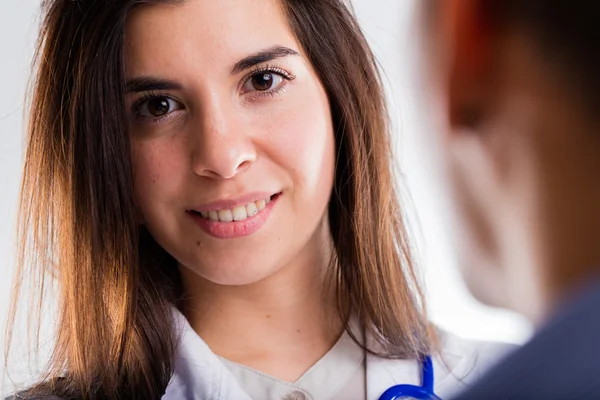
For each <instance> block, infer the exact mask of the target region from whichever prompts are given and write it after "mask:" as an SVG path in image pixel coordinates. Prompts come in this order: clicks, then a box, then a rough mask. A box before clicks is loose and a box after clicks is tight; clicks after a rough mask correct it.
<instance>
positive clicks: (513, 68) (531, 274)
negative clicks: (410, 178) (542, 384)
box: [423, 0, 600, 319]
mask: <svg viewBox="0 0 600 400" xmlns="http://www.w3.org/2000/svg"><path fill="white" fill-rule="evenodd" d="M423 12H424V13H423V16H424V29H425V37H426V40H427V45H426V50H427V51H426V53H427V54H426V56H425V58H424V59H425V61H426V63H425V65H426V67H425V69H426V71H427V76H428V78H429V81H430V82H432V83H433V84H432V87H433V90H434V91H435V93H436V94H437V100H438V101H437V103H438V104H437V105H438V106H439V107H440V111H441V114H440V115H442V116H443V122H444V126H445V129H443V131H444V133H443V134H442V135H441V137H440V142H441V143H442V147H443V150H444V151H443V153H444V163H445V171H446V173H447V182H448V184H449V185H448V186H449V187H450V189H451V191H452V198H453V200H454V205H455V206H456V211H457V213H456V214H457V216H458V224H457V225H456V226H457V227H458V229H459V234H457V235H455V237H457V238H459V243H457V244H458V246H459V247H460V254H461V260H460V264H461V266H463V268H464V275H465V277H466V280H467V282H468V284H469V286H470V288H471V289H472V291H473V293H474V294H475V295H476V296H477V297H479V298H480V299H481V300H483V301H485V302H487V303H490V304H494V305H502V306H509V307H512V308H515V309H517V310H519V311H521V312H524V313H525V314H527V315H529V316H530V317H531V318H533V319H538V318H541V317H542V316H543V315H544V314H546V313H547V310H548V308H550V307H552V305H553V303H554V302H556V301H557V299H558V297H560V296H561V293H564V292H565V291H568V290H570V288H573V287H575V286H577V285H578V284H580V283H581V282H582V281H584V280H585V278H586V277H588V276H589V275H590V273H592V271H593V268H596V267H597V266H598V265H600V254H598V250H597V249H598V248H600V246H598V245H597V243H596V240H597V237H598V233H599V232H600V213H599V212H598V207H597V204H598V202H599V201H600V180H598V171H600V169H599V168H600V132H598V126H599V125H598V115H600V114H598V111H599V110H598V105H599V101H598V100H599V99H600V98H599V95H598V93H600V92H599V89H600V85H599V83H600V79H599V78H598V74H597V72H596V71H597V70H598V68H599V67H600V53H599V52H598V47H597V38H598V30H597V21H598V18H600V6H599V5H598V3H597V2H592V1H589V2H588V1H581V2H571V1H563V0H555V1H536V0H529V1H518V0H514V1H512V0H507V1H494V0H448V1H446V0H444V1H442V0H429V1H427V2H425V5H424V6H423Z"/></svg>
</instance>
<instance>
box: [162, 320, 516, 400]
mask: <svg viewBox="0 0 600 400" xmlns="http://www.w3.org/2000/svg"><path fill="white" fill-rule="evenodd" d="M176 322H177V324H178V326H179V327H180V328H181V337H180V342H179V353H178V356H177V359H176V361H175V373H174V376H173V379H172V380H171V383H170V384H169V386H168V387H167V391H166V393H165V395H164V396H163V397H162V399H163V400H271V399H251V398H250V397H249V396H248V395H247V394H246V393H245V392H244V391H243V390H242V389H241V388H240V386H239V385H238V383H237V381H236V379H235V378H234V376H233V374H232V373H231V372H230V371H229V369H228V368H227V367H226V366H225V364H224V363H223V362H222V361H221V360H220V359H219V358H218V357H217V355H215V354H214V353H213V352H212V351H211V350H210V348H209V347H208V346H207V345H206V343H205V342H204V341H203V340H202V339H201V338H200V337H199V336H198V335H197V334H196V333H195V332H194V331H193V330H192V328H191V327H190V326H189V324H188V322H187V320H186V319H185V317H183V315H181V314H180V313H178V312H176ZM367 340H369V338H367ZM440 345H441V355H440V356H437V357H433V365H434V377H435V393H436V394H437V395H438V396H440V397H441V398H442V399H443V400H446V399H447V398H449V396H452V395H454V394H455V393H457V392H458V391H460V390H463V389H464V388H466V387H467V385H469V384H470V383H472V382H473V381H474V380H476V379H478V378H479V377H480V376H481V374H482V372H484V371H485V370H487V369H488V368H489V367H490V366H491V365H492V364H493V363H495V362H497V361H498V359H499V358H501V357H502V356H504V355H505V354H506V353H508V352H509V351H510V350H511V349H512V348H513V346H511V345H506V344H498V343H486V342H475V341H467V340H462V339H459V338H457V337H455V336H453V335H451V334H448V333H445V332H440ZM366 371H367V376H366V386H367V400H377V399H379V397H380V396H381V395H382V394H383V392H385V391H386V390H387V389H388V388H390V387H392V386H395V385H399V384H413V385H420V380H421V365H420V363H419V362H418V361H416V360H389V359H384V358H381V357H377V356H374V355H371V354H367V359H366ZM361 399H362V397H361ZM274 400H275V399H274ZM315 400H320V399H315ZM348 400H352V399H348Z"/></svg>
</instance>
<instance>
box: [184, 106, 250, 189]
mask: <svg viewBox="0 0 600 400" xmlns="http://www.w3.org/2000/svg"><path fill="white" fill-rule="evenodd" d="M198 118H199V121H197V124H196V126H197V128H195V130H196V132H195V134H194V140H193V143H194V155H193V160H192V163H193V170H194V173H195V174H197V175H199V176H203V177H207V178H212V179H231V178H233V177H235V176H236V175H237V174H239V173H241V172H243V171H245V170H247V169H248V168H249V167H250V166H251V165H252V164H253V163H254V162H255V161H256V156H257V152H256V149H255V148H254V143H253V141H252V138H251V136H250V135H249V134H248V132H249V130H248V129H244V126H243V124H242V123H241V122H240V120H241V117H240V115H239V111H238V112H236V110H235V109H234V107H233V106H230V105H228V104H227V103H226V102H223V101H216V100H213V101H211V102H210V104H205V106H204V107H203V110H202V115H200V116H199V117H198ZM246 128H247V127H246Z"/></svg>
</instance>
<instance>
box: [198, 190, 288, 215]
mask: <svg viewBox="0 0 600 400" xmlns="http://www.w3.org/2000/svg"><path fill="white" fill-rule="evenodd" d="M277 193H278V192H254V193H248V194H245V195H243V196H240V197H236V198H230V199H222V200H217V201H212V202H210V203H205V204H202V205H199V206H195V207H193V208H191V209H190V210H189V211H196V212H209V211H219V210H231V209H234V208H235V207H238V206H245V205H246V204H248V203H252V202H255V201H258V200H266V199H268V198H269V197H271V196H274V195H276V194H277Z"/></svg>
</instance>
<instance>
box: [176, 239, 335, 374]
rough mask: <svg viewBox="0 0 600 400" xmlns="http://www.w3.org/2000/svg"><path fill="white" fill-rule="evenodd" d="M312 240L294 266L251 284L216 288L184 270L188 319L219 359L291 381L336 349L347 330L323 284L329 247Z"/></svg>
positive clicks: (331, 294) (294, 261)
mask: <svg viewBox="0 0 600 400" xmlns="http://www.w3.org/2000/svg"><path fill="white" fill-rule="evenodd" d="M319 239H320V240H319ZM311 241H312V242H313V243H309V244H308V245H307V247H306V249H305V251H302V252H301V254H299V255H298V256H296V257H294V259H293V262H291V263H289V264H288V265H285V266H282V267H281V268H280V269H279V270H278V272H276V273H275V274H273V275H271V276H269V277H267V278H265V279H263V280H261V281H259V282H256V283H253V284H249V285H242V286H224V285H218V284H215V283H213V282H210V281H207V280H206V279H203V278H202V277H200V276H199V275H197V274H195V273H193V272H191V271H190V270H188V269H186V268H184V267H180V270H181V274H182V277H183V282H184V286H185V289H186V299H185V304H184V314H185V315H186V317H187V319H188V320H189V322H190V325H191V326H192V328H193V329H194V330H195V331H196V332H197V333H198V334H199V335H200V336H201V337H202V339H203V340H204V341H205V342H206V343H207V344H208V346H209V347H210V348H211V350H212V351H213V352H214V353H215V354H218V355H220V356H222V357H224V358H226V359H228V360H231V361H234V362H236V363H239V364H243V365H246V366H249V367H251V368H254V369H257V370H260V371H262V372H264V373H267V374H269V375H272V376H275V377H278V378H280V379H283V380H286V381H291V382H293V381H295V380H296V379H297V378H299V377H300V376H301V375H302V374H303V373H304V372H305V371H306V370H307V369H308V368H309V367H310V366H312V365H313V364H314V363H315V362H316V361H317V360H318V359H319V358H321V357H322V356H323V355H324V354H325V353H326V352H327V351H328V350H329V349H330V348H331V347H332V346H333V344H334V343H335V342H336V340H337V339H338V337H339V335H340V334H341V332H342V330H343V325H342V323H341V321H340V319H339V317H338V313H337V309H336V301H335V297H334V293H333V291H332V290H329V288H328V287H327V286H326V285H325V282H326V280H325V276H326V271H327V267H328V266H329V262H330V258H331V247H330V246H323V245H322V243H323V241H322V236H321V235H315V237H314V239H311ZM290 359H294V360H298V363H296V362H295V363H294V365H289V364H291V363H289V360H290Z"/></svg>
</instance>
